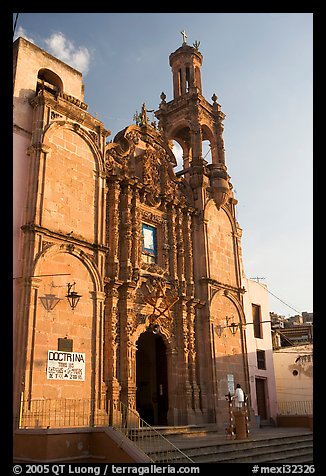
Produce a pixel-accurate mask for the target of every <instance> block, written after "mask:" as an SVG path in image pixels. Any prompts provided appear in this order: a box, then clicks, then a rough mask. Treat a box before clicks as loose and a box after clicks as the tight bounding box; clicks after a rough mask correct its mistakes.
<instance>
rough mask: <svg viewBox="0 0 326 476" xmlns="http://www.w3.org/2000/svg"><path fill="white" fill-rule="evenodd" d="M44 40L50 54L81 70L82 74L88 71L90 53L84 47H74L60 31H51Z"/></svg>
mask: <svg viewBox="0 0 326 476" xmlns="http://www.w3.org/2000/svg"><path fill="white" fill-rule="evenodd" d="M44 41H45V44H46V46H47V50H48V52H49V53H50V54H52V55H53V56H55V57H56V58H58V59H60V60H61V61H63V62H64V63H67V64H69V65H70V66H72V67H73V68H75V69H77V70H78V71H81V72H82V73H83V74H87V73H88V70H89V64H90V59H91V55H90V52H89V51H88V49H87V48H86V47H84V46H79V47H76V46H75V45H74V43H73V42H72V41H71V40H69V39H68V38H66V37H65V35H64V34H63V33H61V32H57V33H53V34H52V35H51V36H50V37H49V38H47V39H46V40H44Z"/></svg>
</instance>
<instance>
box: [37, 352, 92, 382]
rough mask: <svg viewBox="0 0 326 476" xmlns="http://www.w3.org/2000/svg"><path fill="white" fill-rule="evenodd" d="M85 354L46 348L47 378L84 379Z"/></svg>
mask: <svg viewBox="0 0 326 476" xmlns="http://www.w3.org/2000/svg"><path fill="white" fill-rule="evenodd" d="M85 362H86V359H85V354H82V353H80V352H62V351H61V350H48V366H47V375H46V377H47V379H48V380H74V381H78V380H85Z"/></svg>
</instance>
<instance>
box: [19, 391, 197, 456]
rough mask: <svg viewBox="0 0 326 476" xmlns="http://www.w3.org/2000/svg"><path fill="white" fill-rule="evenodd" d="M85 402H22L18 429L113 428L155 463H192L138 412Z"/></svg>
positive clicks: (65, 400) (120, 404)
mask: <svg viewBox="0 0 326 476" xmlns="http://www.w3.org/2000/svg"><path fill="white" fill-rule="evenodd" d="M98 403H99V402H98V401H95V400H85V399H37V400H24V399H23V398H22V399H21V402H20V412H19V421H18V424H17V427H18V428H19V429H31V428H33V429H35V428H39V429H41V428H78V427H80V428H81V427H84V428H87V427H107V426H111V427H113V428H114V429H115V430H117V431H118V432H119V433H120V434H122V435H124V436H125V437H126V438H128V439H129V440H130V441H131V442H132V443H133V444H134V445H135V446H137V447H138V448H139V449H140V450H141V451H143V452H144V453H145V454H146V455H147V456H148V457H149V458H150V459H151V461H152V462H160V463H168V462H177V463H193V461H192V460H191V458H189V457H188V456H187V455H186V454H185V453H183V452H182V451H181V450H180V449H179V448H177V447H176V446H175V445H173V443H172V442H170V441H169V440H168V439H167V438H165V437H164V436H163V435H162V434H161V433H160V432H159V431H157V430H156V429H155V428H154V427H152V426H150V425H149V424H148V423H146V422H145V421H144V420H143V419H142V418H140V417H139V415H138V413H137V412H136V411H134V410H133V409H131V408H128V407H127V406H126V405H124V404H123V403H122V402H120V401H118V402H114V403H113V402H112V401H110V400H105V401H102V402H101V404H100V405H98Z"/></svg>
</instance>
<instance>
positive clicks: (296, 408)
mask: <svg viewBox="0 0 326 476" xmlns="http://www.w3.org/2000/svg"><path fill="white" fill-rule="evenodd" d="M277 405H278V414H279V415H313V401H312V400H299V401H294V402H277Z"/></svg>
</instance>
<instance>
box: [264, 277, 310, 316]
mask: <svg viewBox="0 0 326 476" xmlns="http://www.w3.org/2000/svg"><path fill="white" fill-rule="evenodd" d="M256 282H257V283H258V284H259V286H261V287H262V288H263V289H265V291H267V292H268V293H269V294H271V295H272V296H274V297H275V298H276V299H278V300H279V301H281V302H282V303H283V304H285V305H286V306H288V307H290V308H291V309H293V310H294V311H295V312H298V313H299V314H300V315H302V312H301V311H298V309H296V308H295V307H293V306H290V304H287V303H286V302H285V301H283V300H282V299H281V298H279V297H278V296H276V295H275V294H273V293H272V292H271V291H270V290H269V289H267V288H266V286H264V285H263V284H261V283H260V282H259V281H256Z"/></svg>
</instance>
